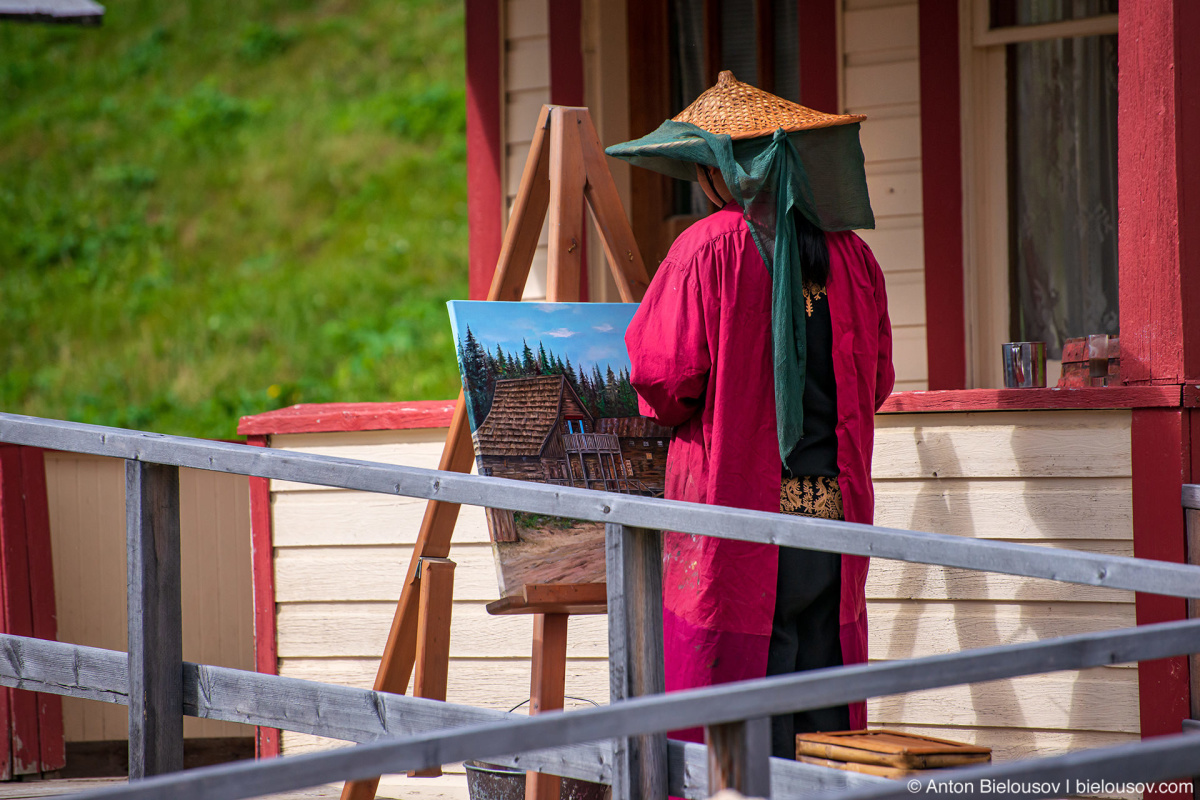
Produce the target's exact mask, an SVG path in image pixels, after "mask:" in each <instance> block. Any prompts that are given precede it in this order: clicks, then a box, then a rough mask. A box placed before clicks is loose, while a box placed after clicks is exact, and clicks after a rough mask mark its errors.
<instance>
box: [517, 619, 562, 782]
mask: <svg viewBox="0 0 1200 800" xmlns="http://www.w3.org/2000/svg"><path fill="white" fill-rule="evenodd" d="M569 619H570V617H569V616H568V615H567V614H538V615H536V616H535V617H534V618H533V662H532V664H531V670H530V672H531V675H530V680H529V713H530V714H531V715H532V714H544V713H546V712H547V711H561V710H562V707H563V701H564V699H565V698H564V695H565V694H566V682H567V620H569ZM561 790H562V778H560V777H558V776H557V775H550V774H547V773H545V772H527V773H525V800H558V798H559V793H560V791H561Z"/></svg>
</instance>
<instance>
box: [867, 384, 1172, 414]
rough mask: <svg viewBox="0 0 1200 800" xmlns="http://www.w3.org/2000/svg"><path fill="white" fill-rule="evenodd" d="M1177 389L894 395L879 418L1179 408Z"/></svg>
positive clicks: (1002, 391) (963, 390)
mask: <svg viewBox="0 0 1200 800" xmlns="http://www.w3.org/2000/svg"><path fill="white" fill-rule="evenodd" d="M1181 405H1182V398H1181V391H1180V387H1178V386H1129V387H1117V386H1112V387H1107V388H1103V389H1101V388H1096V389H1087V388H1085V389H959V390H957V391H942V392H897V393H896V394H893V395H892V396H891V397H889V398H888V399H887V400H886V401H884V403H883V407H882V408H881V409H880V410H879V413H881V414H912V413H924V412H935V411H1037V410H1042V409H1060V410H1068V409H1097V410H1099V409H1106V408H1179V407H1180V406H1181Z"/></svg>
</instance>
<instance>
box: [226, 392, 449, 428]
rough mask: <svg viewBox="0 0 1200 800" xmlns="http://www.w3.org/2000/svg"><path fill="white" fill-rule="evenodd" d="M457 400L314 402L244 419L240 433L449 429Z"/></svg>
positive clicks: (240, 426)
mask: <svg viewBox="0 0 1200 800" xmlns="http://www.w3.org/2000/svg"><path fill="white" fill-rule="evenodd" d="M454 403H455V401H454V400H415V401H412V402H409V403H312V404H309V405H299V406H290V407H288V408H281V409H279V410H277V411H268V412H266V413H264V414H255V415H254V416H250V417H242V418H241V420H240V421H239V422H238V433H239V434H241V435H243V436H261V435H265V434H272V433H323V432H330V431H398V430H406V429H409V428H448V427H449V426H450V419H451V417H453V416H454Z"/></svg>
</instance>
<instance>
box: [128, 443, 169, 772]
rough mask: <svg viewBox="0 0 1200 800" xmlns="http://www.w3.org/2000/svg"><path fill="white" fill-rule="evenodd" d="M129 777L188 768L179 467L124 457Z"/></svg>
mask: <svg viewBox="0 0 1200 800" xmlns="http://www.w3.org/2000/svg"><path fill="white" fill-rule="evenodd" d="M125 515H126V525H127V529H126V530H127V540H126V547H127V553H128V565H129V566H128V571H129V779H130V780H136V779H139V778H145V777H148V776H151V775H160V774H162V773H164V772H174V771H175V770H180V769H183V606H182V595H181V593H180V564H179V468H178V467H171V466H165V465H162V464H147V463H145V462H142V461H133V460H127V461H126V462H125Z"/></svg>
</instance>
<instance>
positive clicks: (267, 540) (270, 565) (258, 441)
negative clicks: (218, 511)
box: [246, 436, 280, 758]
mask: <svg viewBox="0 0 1200 800" xmlns="http://www.w3.org/2000/svg"><path fill="white" fill-rule="evenodd" d="M246 444H250V445H254V446H255V447H266V446H267V437H266V436H251V437H250V438H249V439H248V440H247V441H246ZM250 553H251V556H250V557H251V559H252V563H251V577H252V580H253V582H254V668H255V670H257V671H258V672H262V673H265V674H267V675H277V674H278V673H279V650H278V646H277V644H276V639H275V568H274V560H275V547H274V539H273V538H272V535H271V481H270V480H269V479H268V478H250ZM279 752H280V751H279V730H278V729H276V728H256V729H255V737H254V754H255V756H256V757H257V758H274V757H275V756H277V755H279Z"/></svg>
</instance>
